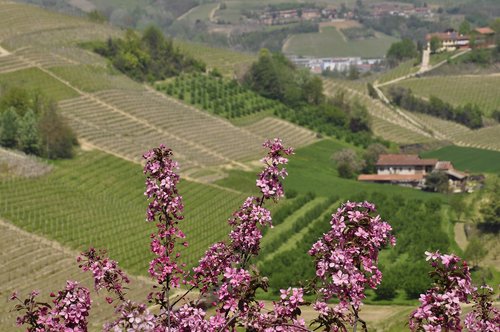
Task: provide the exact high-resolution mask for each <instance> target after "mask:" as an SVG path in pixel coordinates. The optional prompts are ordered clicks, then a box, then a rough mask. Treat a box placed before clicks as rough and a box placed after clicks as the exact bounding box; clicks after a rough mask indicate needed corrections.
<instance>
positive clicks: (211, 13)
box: [208, 4, 220, 23]
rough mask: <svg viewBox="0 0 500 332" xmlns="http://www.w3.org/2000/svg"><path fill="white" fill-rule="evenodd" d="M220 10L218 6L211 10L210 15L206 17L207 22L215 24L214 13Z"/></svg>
mask: <svg viewBox="0 0 500 332" xmlns="http://www.w3.org/2000/svg"><path fill="white" fill-rule="evenodd" d="M219 8H220V4H218V5H217V6H215V7H214V8H212V10H211V11H210V14H209V15H208V20H209V21H210V22H212V23H215V12H216V11H217V10H218V9H219Z"/></svg>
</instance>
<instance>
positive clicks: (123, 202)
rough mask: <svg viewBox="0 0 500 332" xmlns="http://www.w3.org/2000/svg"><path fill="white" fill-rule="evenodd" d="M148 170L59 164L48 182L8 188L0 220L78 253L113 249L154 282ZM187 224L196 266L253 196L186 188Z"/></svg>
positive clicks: (116, 164) (91, 157)
mask: <svg viewBox="0 0 500 332" xmlns="http://www.w3.org/2000/svg"><path fill="white" fill-rule="evenodd" d="M144 179H145V178H144V175H143V174H142V170H141V167H140V166H138V165H136V164H132V163H130V162H127V161H124V160H122V159H118V158H116V157H113V156H110V155H108V154H104V153H101V152H82V153H80V154H79V155H78V156H77V157H76V158H75V159H74V160H67V161H59V162H57V163H56V165H55V169H54V170H53V171H52V172H51V173H50V174H48V175H45V176H42V177H39V178H36V179H16V180H2V181H0V196H1V197H2V200H1V202H0V218H2V219H4V220H8V221H10V222H12V223H14V224H15V225H17V226H19V227H21V228H23V229H25V230H27V231H29V232H33V233H37V234H40V235H43V236H45V237H47V238H49V239H53V240H56V241H58V242H60V243H61V244H63V245H65V246H68V247H71V248H73V249H77V250H82V249H86V248H88V247H90V246H94V247H97V248H107V249H109V253H110V255H111V257H113V258H114V259H116V260H118V261H119V262H120V263H121V264H122V265H123V267H124V268H126V269H127V270H128V271H129V272H131V273H133V274H146V273H147V264H148V263H147V261H148V259H149V257H150V254H149V250H148V247H149V246H148V243H149V234H150V233H151V232H152V231H153V229H154V226H153V225H151V224H148V223H147V222H146V221H145V208H146V199H145V197H144V194H143V192H144ZM180 192H181V194H182V195H183V197H184V201H185V214H184V215H185V220H184V221H183V222H182V224H181V228H182V229H183V230H184V232H185V233H186V236H187V241H188V242H190V246H189V247H188V248H187V249H186V250H183V253H184V256H183V260H184V261H185V262H187V263H188V264H189V265H192V264H194V263H195V262H196V261H197V260H198V258H199V257H200V255H201V254H202V253H203V252H204V251H205V250H206V248H208V245H209V244H211V243H213V242H215V241H219V240H221V239H223V238H224V237H225V236H226V234H227V232H228V229H229V228H228V227H227V225H226V219H227V218H228V217H229V216H230V215H231V213H232V211H234V210H235V209H236V208H238V206H239V205H240V204H241V202H242V201H243V199H244V198H245V197H246V196H247V195H245V194H243V193H242V194H238V193H234V192H229V191H226V190H222V189H217V188H213V187H210V186H206V185H202V184H197V183H194V182H189V181H186V180H182V181H181V184H180Z"/></svg>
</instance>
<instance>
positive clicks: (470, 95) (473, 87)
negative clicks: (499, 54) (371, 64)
mask: <svg viewBox="0 0 500 332" xmlns="http://www.w3.org/2000/svg"><path fill="white" fill-rule="evenodd" d="M397 85H398V86H403V87H405V88H409V89H411V90H412V92H413V93H414V94H416V95H417V96H421V97H424V98H429V97H430V96H431V95H432V96H435V97H438V98H440V99H442V100H444V101H446V102H448V103H450V104H452V105H455V106H463V105H465V104H467V103H472V104H476V105H478V106H479V107H480V108H481V110H482V111H483V112H484V114H485V115H489V114H491V112H493V111H494V110H498V109H500V97H499V96H500V75H491V76H487V75H483V76H431V77H420V78H410V79H407V80H404V81H401V82H398V83H397Z"/></svg>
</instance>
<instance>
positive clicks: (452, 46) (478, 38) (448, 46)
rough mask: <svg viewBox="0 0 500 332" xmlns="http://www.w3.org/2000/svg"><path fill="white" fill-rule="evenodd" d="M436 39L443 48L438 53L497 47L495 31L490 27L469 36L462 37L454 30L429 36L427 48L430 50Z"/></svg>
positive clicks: (477, 29) (476, 30)
mask: <svg viewBox="0 0 500 332" xmlns="http://www.w3.org/2000/svg"><path fill="white" fill-rule="evenodd" d="M434 37H437V38H438V39H439V40H440V42H441V47H440V48H439V49H438V50H437V52H448V51H455V50H458V49H465V48H469V47H474V48H484V47H491V46H493V45H495V31H494V30H493V29H491V28H489V27H485V28H476V29H474V31H472V32H471V33H470V34H469V35H462V34H460V33H458V31H455V30H453V29H448V30H446V31H444V32H436V33H430V34H427V36H426V37H425V39H426V41H427V48H429V49H430V42H431V39H432V38H434ZM472 41H473V42H472ZM472 44H474V46H473V45H472Z"/></svg>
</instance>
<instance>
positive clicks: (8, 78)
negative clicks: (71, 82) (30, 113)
mask: <svg viewBox="0 0 500 332" xmlns="http://www.w3.org/2000/svg"><path fill="white" fill-rule="evenodd" d="M0 85H5V86H7V87H22V88H24V89H27V90H38V91H42V92H43V93H44V94H45V95H46V96H47V97H49V98H51V99H53V100H54V101H60V100H63V99H69V98H74V97H77V96H78V93H77V92H76V91H75V90H73V89H71V88H70V87H67V86H66V85H64V84H63V83H61V82H60V81H58V80H57V79H55V78H53V77H52V76H50V75H49V74H46V73H44V72H43V71H41V70H40V69H38V68H28V69H22V70H18V71H14V72H10V73H5V74H0Z"/></svg>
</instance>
